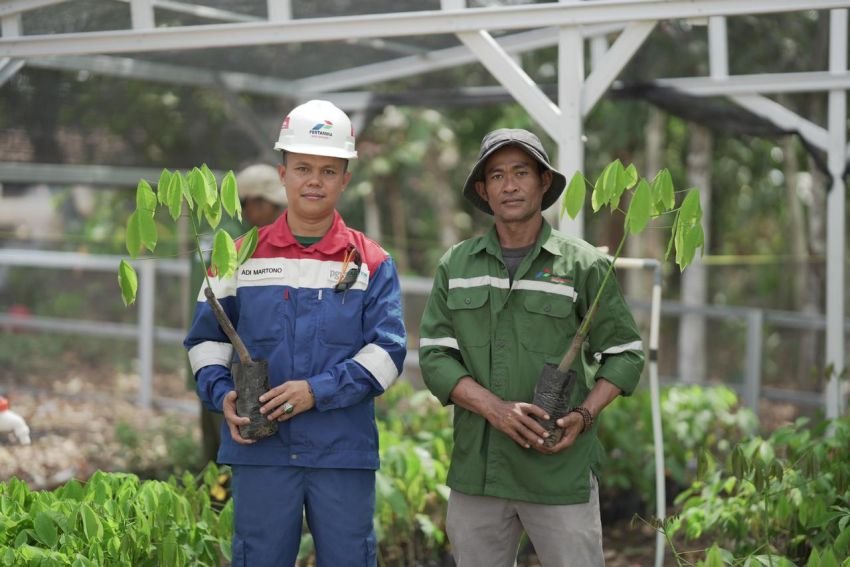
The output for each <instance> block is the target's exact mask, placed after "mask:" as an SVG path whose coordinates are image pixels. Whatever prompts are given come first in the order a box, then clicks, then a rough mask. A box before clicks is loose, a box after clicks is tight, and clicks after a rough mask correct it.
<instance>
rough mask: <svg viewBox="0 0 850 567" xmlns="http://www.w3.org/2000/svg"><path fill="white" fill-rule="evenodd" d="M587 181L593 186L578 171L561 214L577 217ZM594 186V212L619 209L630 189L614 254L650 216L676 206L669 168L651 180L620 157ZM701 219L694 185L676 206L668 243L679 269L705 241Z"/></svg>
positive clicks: (616, 255)
mask: <svg viewBox="0 0 850 567" xmlns="http://www.w3.org/2000/svg"><path fill="white" fill-rule="evenodd" d="M585 185H588V186H590V183H589V182H588V181H587V180H586V179H585V178H584V176H583V175H582V174H581V173H580V172H576V173H575V174H574V175H573V178H572V180H571V181H570V183H569V185H568V186H567V190H566V192H565V194H564V199H563V204H562V207H561V214H562V215H563V214H564V213H567V214H568V215H569V216H570V217H571V218H575V217H576V215H577V214H578V213H579V211H580V209H581V205H582V204H583V203H584V196H585ZM592 187H593V193H592V194H591V197H590V203H591V207H592V208H593V211H594V212H597V211H599V210H600V209H602V208H603V207H609V208H610V209H611V211H612V212H613V211H615V210H618V207H619V205H620V199H621V198H622V197H623V195H624V194H626V192H627V191H631V199H630V200H629V208H628V210H627V211H626V220H625V228H626V230H625V231H624V234H623V239H622V240H621V241H620V245H619V246H618V247H617V252H616V253H615V254H614V256H615V257H618V256H619V253H620V250H621V249H622V246H623V243H624V242H625V239H626V237H627V236H628V235H629V234H638V233H640V232H641V231H643V229H644V228H646V225H647V224H648V223H649V220H650V219H651V218H654V217H656V216H660V215H662V214H666V213H668V212H671V211H673V210H674V209H673V207H674V206H675V199H674V198H673V195H674V193H675V192H674V189H673V180H672V177H671V176H670V173H669V172H668V171H667V170H666V169H665V170H662V171H661V172H659V173H658V175H656V176H655V178H654V179H653V181H652V184H650V183H649V182H647V181H646V180H645V179H643V178H642V177H640V176H639V175H638V173H637V170H636V169H635V167H634V166H633V165H629V166H628V167H627V168H626V167H623V164H622V162H620V160H618V159H617V160H614V161H612V162H611V163H609V164H608V165H607V166H605V169H603V170H602V174H601V175H600V176H599V178H598V179H597V180H596V183H594V184H593V185H592ZM701 221H702V208H701V206H700V201H699V192H698V191H697V190H695V189H691V190H689V191H687V192H686V194H685V197H684V198H683V200H682V204H681V206H680V207H679V209H678V210H676V218H675V221H674V223H673V229H672V234H671V237H670V240H669V244H668V245H667V256H668V257H669V256H670V252H671V251H672V250H673V249H674V248H675V250H676V264H678V265H679V269H680V270H684V269H685V268H686V267H687V266H688V264H690V263H691V261H692V260H693V258H694V255H695V254H696V251H697V249H699V248H700V247H701V246H702V245H703V242H704V235H703V229H702V224H701Z"/></svg>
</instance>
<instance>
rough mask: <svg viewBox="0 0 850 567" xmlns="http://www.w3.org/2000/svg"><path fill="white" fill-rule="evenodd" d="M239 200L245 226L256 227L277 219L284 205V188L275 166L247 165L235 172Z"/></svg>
mask: <svg viewBox="0 0 850 567" xmlns="http://www.w3.org/2000/svg"><path fill="white" fill-rule="evenodd" d="M236 186H237V187H238V189H239V200H240V201H241V202H242V216H243V217H244V218H245V222H246V223H247V225H248V226H247V227H246V228H251V227H254V226H256V227H257V228H260V227H263V226H266V225H267V224H271V223H273V222H274V221H276V220H277V217H279V216H280V215H281V214H282V213H283V209H284V208H285V207H286V190H285V189H284V188H283V185H282V183H281V180H280V175H279V174H278V170H277V168H275V167H273V166H271V165H267V164H264V163H257V164H254V165H249V166H248V167H246V168H245V169H243V170H242V171H240V172H239V173H237V174H236Z"/></svg>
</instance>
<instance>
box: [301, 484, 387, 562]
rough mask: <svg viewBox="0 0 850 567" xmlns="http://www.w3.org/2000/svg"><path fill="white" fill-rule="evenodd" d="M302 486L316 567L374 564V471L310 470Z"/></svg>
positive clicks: (375, 545)
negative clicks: (303, 487) (304, 491)
mask: <svg viewBox="0 0 850 567" xmlns="http://www.w3.org/2000/svg"><path fill="white" fill-rule="evenodd" d="M306 485H307V486H306V493H307V494H306V499H305V505H306V510H307V525H308V526H309V527H310V532H311V533H312V534H313V542H314V544H315V546H316V562H317V565H318V567H349V566H350V567H374V566H375V565H376V557H377V556H376V548H377V544H376V540H375V531H374V525H373V516H374V513H375V471H372V470H363V469H310V470H309V472H308V473H307V482H306Z"/></svg>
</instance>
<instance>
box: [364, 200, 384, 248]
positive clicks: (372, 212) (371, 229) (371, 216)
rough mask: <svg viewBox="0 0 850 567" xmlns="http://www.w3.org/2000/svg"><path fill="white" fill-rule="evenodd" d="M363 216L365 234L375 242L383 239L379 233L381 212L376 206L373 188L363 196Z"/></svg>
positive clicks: (376, 201)
mask: <svg viewBox="0 0 850 567" xmlns="http://www.w3.org/2000/svg"><path fill="white" fill-rule="evenodd" d="M363 216H364V222H365V224H366V226H365V227H364V228H365V232H366V236H368V237H369V238H371V239H372V240H374V241H376V242H381V241H382V240H383V235H382V234H381V212H380V209H379V208H378V199H377V198H376V197H375V191H374V189H373V190H371V191H369V192H368V193H367V194H366V195H364V196H363Z"/></svg>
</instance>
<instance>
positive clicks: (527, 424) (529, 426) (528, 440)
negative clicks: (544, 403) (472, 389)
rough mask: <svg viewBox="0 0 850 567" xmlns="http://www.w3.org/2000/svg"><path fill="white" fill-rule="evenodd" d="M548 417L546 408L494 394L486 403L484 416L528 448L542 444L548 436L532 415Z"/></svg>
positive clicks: (542, 417)
mask: <svg viewBox="0 0 850 567" xmlns="http://www.w3.org/2000/svg"><path fill="white" fill-rule="evenodd" d="M535 416H536V417H539V418H540V419H543V420H546V419H549V415H548V414H547V413H546V410H544V409H543V408H541V407H540V406H536V405H534V404H529V403H526V402H508V401H504V400H501V399H499V398H497V397H495V396H494V398H493V399H492V400H490V403H488V407H487V410H486V412H485V414H484V417H485V418H486V419H487V421H488V422H489V423H490V425H492V426H493V427H495V428H496V429H498V430H499V431H501V432H502V433H504V434H505V435H507V436H508V437H510V438H511V439H513V440H514V441H515V442H516V443H517V444H518V445H520V446H521V447H525V448H526V449H530V448H531V447H534V448H536V449H537V448H539V447H542V446H543V439H544V438H545V437H548V435H549V434H548V433H547V432H546V429H544V428H543V426H542V425H540V423H538V422H537V420H536V419H534V417H535Z"/></svg>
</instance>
